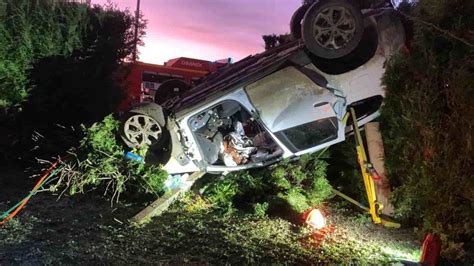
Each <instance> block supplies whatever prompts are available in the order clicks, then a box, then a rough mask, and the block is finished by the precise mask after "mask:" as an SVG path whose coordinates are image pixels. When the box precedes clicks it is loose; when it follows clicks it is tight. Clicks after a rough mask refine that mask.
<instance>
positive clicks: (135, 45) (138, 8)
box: [132, 0, 140, 62]
mask: <svg viewBox="0 0 474 266" xmlns="http://www.w3.org/2000/svg"><path fill="white" fill-rule="evenodd" d="M139 18H140V0H137V10H136V11H135V36H134V49H133V57H132V58H133V62H135V61H136V60H137V43H138V23H139Z"/></svg>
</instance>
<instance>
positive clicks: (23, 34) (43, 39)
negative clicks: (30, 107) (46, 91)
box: [0, 0, 87, 108]
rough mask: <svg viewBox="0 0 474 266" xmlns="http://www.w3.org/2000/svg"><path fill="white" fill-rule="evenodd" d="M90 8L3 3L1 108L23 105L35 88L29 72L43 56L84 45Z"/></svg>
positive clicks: (52, 2) (53, 2)
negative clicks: (29, 79)
mask: <svg viewBox="0 0 474 266" xmlns="http://www.w3.org/2000/svg"><path fill="white" fill-rule="evenodd" d="M86 25H87V6H86V5H83V4H77V3H68V2H66V1H57V0H44V1H30V0H2V1H1V2H0V108H10V107H13V106H16V105H18V104H20V103H21V102H22V101H23V100H25V98H26V97H27V96H28V91H29V90H30V89H31V85H32V84H29V81H28V71H29V70H30V69H31V67H32V64H33V63H34V62H35V61H36V60H38V59H40V58H43V57H48V56H53V55H69V54H71V53H72V51H73V50H74V49H76V48H78V47H80V46H81V44H82V43H81V36H82V35H83V33H84V30H85V28H86Z"/></svg>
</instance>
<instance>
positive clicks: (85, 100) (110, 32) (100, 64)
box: [7, 4, 146, 157]
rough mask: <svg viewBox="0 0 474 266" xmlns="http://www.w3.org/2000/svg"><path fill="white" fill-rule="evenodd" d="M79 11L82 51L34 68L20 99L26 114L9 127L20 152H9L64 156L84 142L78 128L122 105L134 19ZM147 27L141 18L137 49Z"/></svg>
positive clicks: (103, 10)
mask: <svg viewBox="0 0 474 266" xmlns="http://www.w3.org/2000/svg"><path fill="white" fill-rule="evenodd" d="M73 5H74V6H76V5H77V4H73ZM77 6H81V7H84V8H85V9H84V14H83V20H84V21H85V22H86V24H85V26H84V27H85V29H84V30H83V31H82V32H81V34H80V38H79V37H78V38H79V39H78V40H77V42H78V43H80V44H81V45H80V47H79V46H78V47H77V48H75V49H72V51H71V52H69V53H62V54H61V53H49V54H45V55H44V56H41V57H38V58H37V59H36V60H34V63H30V66H29V71H27V72H26V74H27V75H26V76H25V77H23V79H24V80H25V82H24V84H29V85H30V86H31V87H32V89H30V90H29V91H28V94H29V95H28V97H26V95H25V97H23V98H22V99H27V100H26V101H24V102H23V104H22V105H21V108H22V111H21V112H19V113H17V114H16V119H15V121H14V122H11V121H10V123H11V124H12V125H11V126H10V128H14V130H16V132H14V134H13V133H12V134H11V135H14V136H15V138H16V140H12V141H11V142H16V143H17V145H18V147H17V148H16V149H12V148H7V149H10V150H15V151H16V152H18V153H19V154H22V153H25V154H24V156H26V155H27V154H28V155H29V156H45V157H47V156H49V155H51V154H55V155H56V154H58V153H63V151H64V150H65V149H67V148H69V147H70V146H73V145H76V144H77V143H78V140H79V139H80V138H81V135H80V134H79V133H77V131H72V130H70V128H71V127H73V128H77V129H78V128H79V125H80V124H85V125H90V124H92V123H93V122H96V121H101V120H102V118H103V117H104V116H106V115H107V114H110V113H111V112H114V111H115V110H116V107H117V105H118V103H119V102H120V101H121V100H122V99H123V96H124V93H123V92H124V89H125V87H126V85H127V84H126V76H127V73H128V71H127V70H128V67H127V65H129V64H128V63H129V62H130V60H131V57H132V53H133V51H134V47H135V45H134V41H135V37H134V34H133V33H134V29H135V27H134V23H135V19H134V16H133V15H132V14H131V13H130V12H128V11H121V10H119V9H117V8H116V7H114V6H112V5H108V6H98V5H94V6H89V5H83V4H81V5H77ZM81 23H83V22H81ZM81 23H79V24H76V26H77V25H82V24H81ZM70 25H71V27H72V23H71V24H70ZM145 25H146V23H145V21H144V20H143V18H140V20H139V27H138V28H139V34H138V44H139V45H140V44H141V43H142V41H141V38H142V37H143V35H144V33H145V32H144V29H145ZM25 92H26V90H25ZM57 125H61V126H60V127H59V126H57ZM63 128H68V129H69V130H65V129H63ZM34 131H36V132H40V133H41V135H43V136H44V139H43V138H41V140H42V143H40V144H39V143H36V142H34V143H32V141H31V134H32V133H33V132H34ZM32 146H41V148H42V149H40V150H37V151H35V152H37V154H34V153H33V152H28V151H29V150H30V149H31V147H32ZM12 156H15V154H12ZM22 156H23V154H22Z"/></svg>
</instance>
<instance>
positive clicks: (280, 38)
mask: <svg viewBox="0 0 474 266" xmlns="http://www.w3.org/2000/svg"><path fill="white" fill-rule="evenodd" d="M262 39H263V41H264V43H265V50H268V49H271V48H274V47H277V46H279V45H283V44H285V43H288V42H290V41H291V36H290V34H288V33H286V34H279V35H276V34H269V35H262Z"/></svg>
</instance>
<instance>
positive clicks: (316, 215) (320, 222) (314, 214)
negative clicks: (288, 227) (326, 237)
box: [305, 209, 326, 229]
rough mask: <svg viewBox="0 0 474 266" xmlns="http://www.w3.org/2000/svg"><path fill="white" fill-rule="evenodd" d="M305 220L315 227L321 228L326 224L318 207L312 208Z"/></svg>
mask: <svg viewBox="0 0 474 266" xmlns="http://www.w3.org/2000/svg"><path fill="white" fill-rule="evenodd" d="M305 222H306V224H308V225H310V226H312V227H313V228H315V229H321V228H323V227H325V226H326V220H325V219H324V217H323V215H322V213H321V211H320V210H318V209H312V210H311V211H310V212H309V213H308V216H307V217H306V221H305Z"/></svg>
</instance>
